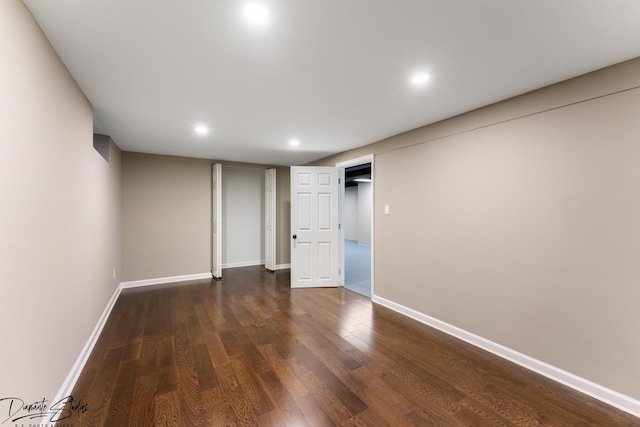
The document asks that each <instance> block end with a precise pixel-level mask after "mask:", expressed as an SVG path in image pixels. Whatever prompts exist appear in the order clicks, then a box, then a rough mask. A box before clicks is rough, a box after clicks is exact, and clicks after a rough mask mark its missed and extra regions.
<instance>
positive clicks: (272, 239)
mask: <svg viewBox="0 0 640 427" xmlns="http://www.w3.org/2000/svg"><path fill="white" fill-rule="evenodd" d="M264 211H265V212H264V222H265V223H264V267H265V268H266V269H267V270H270V271H275V270H276V268H277V263H276V240H277V233H276V231H277V229H276V170H275V169H274V168H270V169H267V170H266V171H265V172H264Z"/></svg>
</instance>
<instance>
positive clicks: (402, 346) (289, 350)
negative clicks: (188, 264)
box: [61, 267, 640, 426]
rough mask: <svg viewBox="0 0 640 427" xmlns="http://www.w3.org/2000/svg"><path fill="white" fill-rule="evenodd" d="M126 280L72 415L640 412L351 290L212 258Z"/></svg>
mask: <svg viewBox="0 0 640 427" xmlns="http://www.w3.org/2000/svg"><path fill="white" fill-rule="evenodd" d="M224 274H225V277H224V279H223V280H222V281H218V282H217V281H214V280H200V281H193V282H185V283H183V284H171V285H160V286H153V287H145V288H135V289H128V290H125V291H124V292H123V293H122V294H121V296H120V298H119V299H118V301H117V303H116V305H115V307H114V309H113V311H112V313H111V316H110V317H109V319H108V321H107V324H106V325H105V328H104V330H103V332H102V335H101V336H100V338H99V340H98V342H97V344H96V346H95V348H94V350H93V352H92V354H91V356H90V359H89V360H88V362H87V364H86V366H85V368H84V370H83V372H82V375H81V376H80V378H79V380H78V382H77V384H76V387H75V388H74V391H73V396H74V398H75V399H76V403H77V402H78V400H79V399H80V400H82V402H83V403H84V404H86V405H87V406H86V407H87V411H86V412H84V413H80V412H78V411H76V413H75V414H73V416H72V417H70V418H68V419H66V420H64V421H62V422H61V423H67V422H68V423H69V425H73V426H78V425H82V426H101V425H106V426H226V425H238V426H241V425H274V426H280V425H286V426H307V425H312V426H325V425H346V426H351V425H353V426H355V425H359V426H381V425H389V426H403V425H418V426H430V425H441V426H457V425H462V426H494V425H496V426H535V425H556V426H617V425H620V426H624V425H626V426H631V425H634V426H640V419H638V418H635V417H633V416H631V415H629V414H626V413H624V412H621V411H619V410H616V409H614V408H612V407H609V406H607V405H605V404H603V403H600V402H598V401H597V400H595V399H592V398H590V397H587V396H585V395H582V394H580V393H577V392H575V391H573V390H571V389H569V388H567V387H564V386H562V385H560V384H557V383H555V382H553V381H551V380H548V379H546V378H544V377H542V376H540V375H537V374H535V373H533V372H530V371H528V370H526V369H523V368H520V367H518V366H516V365H514V364H512V363H510V362H507V361H505V360H503V359H500V358H498V357H496V356H493V355H491V354H489V353H486V352H484V351H482V350H479V349H477V348H475V347H473V346H471V345H468V344H466V343H464V342H462V341H459V340H457V339H454V338H452V337H449V336H448V335H446V334H444V333H441V332H439V331H437V330H434V329H432V328H429V327H427V326H425V325H422V324H420V323H418V322H415V321H413V320H411V319H408V318H405V317H403V316H401V315H399V314H397V313H394V312H392V311H390V310H388V309H386V308H383V307H380V306H377V305H375V304H372V303H371V301H370V300H368V299H366V298H364V297H362V296H360V295H358V294H355V293H353V292H350V291H347V290H344V289H340V288H330V289H294V290H291V289H290V288H289V272H288V271H282V272H278V273H275V274H274V273H270V272H267V271H265V270H263V269H262V268H259V267H249V268H238V269H230V270H225V272H224Z"/></svg>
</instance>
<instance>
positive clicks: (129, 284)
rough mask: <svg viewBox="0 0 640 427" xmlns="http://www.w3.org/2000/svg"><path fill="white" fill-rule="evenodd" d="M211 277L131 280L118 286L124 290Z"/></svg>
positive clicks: (207, 274)
mask: <svg viewBox="0 0 640 427" xmlns="http://www.w3.org/2000/svg"><path fill="white" fill-rule="evenodd" d="M211 277H212V276H211V272H209V273H197V274H185V275H182V276H170V277H158V278H155V279H144V280H133V281H130V282H122V283H120V286H121V287H122V288H123V289H126V288H136V287H138V286H150V285H160V284H163V283H174V282H185V281H187V280H199V279H211Z"/></svg>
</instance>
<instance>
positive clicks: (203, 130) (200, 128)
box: [193, 125, 209, 135]
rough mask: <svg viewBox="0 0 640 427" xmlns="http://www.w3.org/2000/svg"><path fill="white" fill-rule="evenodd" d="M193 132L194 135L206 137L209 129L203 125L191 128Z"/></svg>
mask: <svg viewBox="0 0 640 427" xmlns="http://www.w3.org/2000/svg"><path fill="white" fill-rule="evenodd" d="M193 131H194V132H195V133H196V135H207V134H208V133H209V128H208V127H206V126H205V125H197V126H196V127H194V128H193Z"/></svg>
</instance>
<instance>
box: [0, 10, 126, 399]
mask: <svg viewBox="0 0 640 427" xmlns="http://www.w3.org/2000/svg"><path fill="white" fill-rule="evenodd" d="M0 33H1V35H2V36H1V37H0V64H2V66H1V71H0V94H1V95H0V195H2V201H1V204H2V206H1V208H0V236H1V237H0V278H1V279H0V280H1V281H0V292H1V295H2V296H1V298H0V300H1V301H2V303H1V304H2V308H0V325H2V351H0V397H7V396H16V397H20V398H22V399H24V400H25V401H36V400H41V399H42V398H43V397H45V398H46V399H47V400H48V401H49V402H50V401H51V399H53V398H54V397H55V395H56V393H57V392H58V390H59V388H60V387H61V386H62V384H63V382H64V380H65V377H66V376H67V374H68V373H69V372H70V371H71V368H72V366H73V364H74V363H75V361H76V359H77V357H78V355H79V354H80V353H81V351H82V348H83V346H84V345H85V343H86V342H87V340H88V338H89V336H90V334H91V332H92V330H93V328H94V327H95V325H96V323H97V321H98V318H99V317H100V315H101V314H102V312H103V310H104V308H105V307H106V305H107V303H108V301H109V299H110V297H111V296H112V295H113V293H114V291H115V289H116V287H117V284H118V283H119V281H120V280H119V279H120V277H119V272H120V224H119V221H120V151H119V150H118V149H117V147H116V146H115V145H114V144H113V143H111V156H110V162H109V163H107V162H106V161H105V160H104V159H103V158H102V157H101V156H100V154H98V152H96V151H95V150H94V149H93V117H92V115H93V113H92V109H91V105H90V104H89V102H88V101H87V100H86V98H85V97H84V95H83V93H82V92H81V90H80V89H79V88H78V86H77V85H76V84H75V82H74V80H73V78H72V77H71V76H70V75H69V73H68V72H67V70H66V68H65V67H64V65H63V64H62V62H61V61H60V60H59V58H58V57H57V55H56V53H55V52H54V51H53V49H52V48H51V46H50V45H49V42H48V41H47V40H46V38H45V37H44V35H43V34H42V32H41V31H40V29H39V28H38V26H37V24H36V22H35V20H34V19H33V18H32V17H31V14H30V13H29V11H28V10H27V8H26V7H25V6H24V4H23V3H22V2H21V1H19V0H6V1H2V2H0ZM114 267H115V269H116V273H117V274H116V277H115V278H113V277H112V272H113V268H114Z"/></svg>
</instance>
